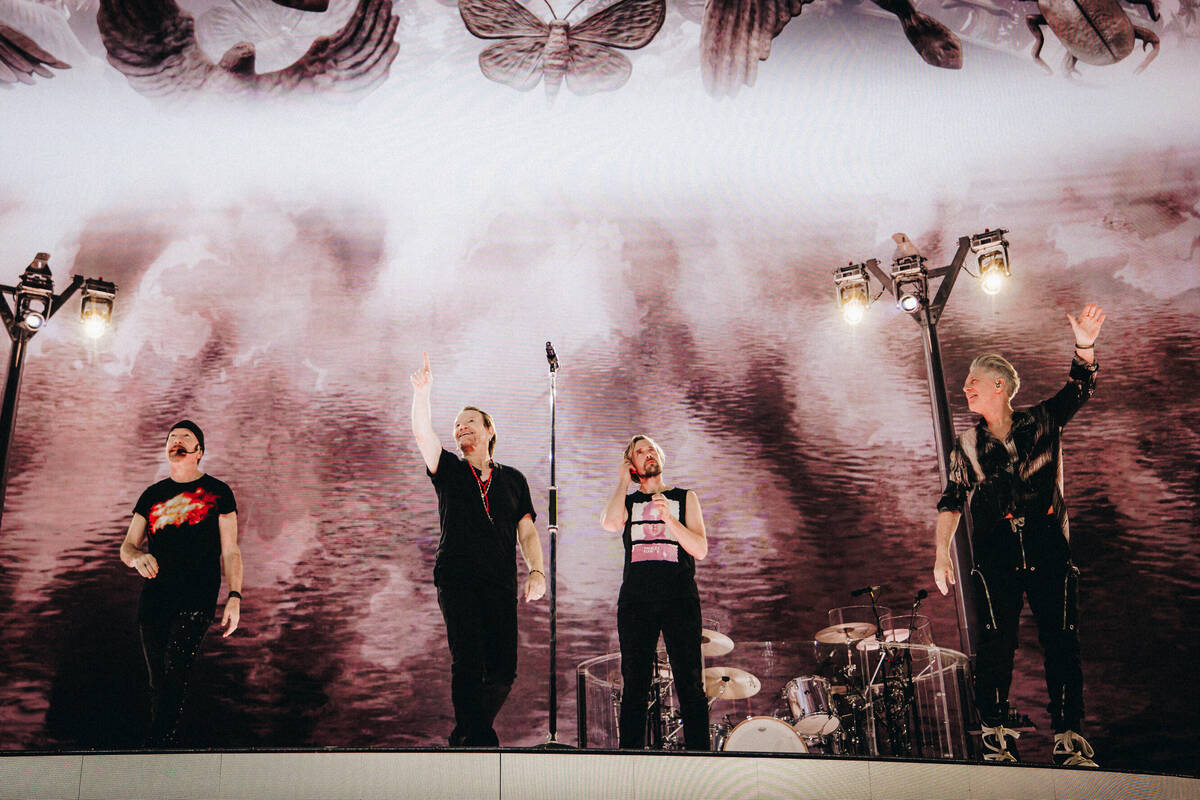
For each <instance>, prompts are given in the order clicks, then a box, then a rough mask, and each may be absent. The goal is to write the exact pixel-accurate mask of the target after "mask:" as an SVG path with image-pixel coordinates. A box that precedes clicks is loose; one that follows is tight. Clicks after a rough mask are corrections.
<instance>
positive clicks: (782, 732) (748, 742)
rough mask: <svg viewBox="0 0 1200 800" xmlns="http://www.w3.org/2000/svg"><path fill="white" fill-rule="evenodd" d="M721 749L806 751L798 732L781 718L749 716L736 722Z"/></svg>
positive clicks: (764, 751)
mask: <svg viewBox="0 0 1200 800" xmlns="http://www.w3.org/2000/svg"><path fill="white" fill-rule="evenodd" d="M721 749H722V750H726V751H730V750H737V751H745V752H754V753H807V752H808V748H807V747H806V746H805V744H804V740H803V739H802V738H800V734H798V733H796V732H795V731H794V730H792V726H791V725H788V724H787V723H786V722H784V721H783V720H781V719H776V718H775V717H750V718H748V719H745V720H743V721H742V722H740V723H738V725H737V727H736V728H734V729H733V730H732V731H730V732H729V735H728V736H726V737H725V743H724V744H723V745H722V746H721Z"/></svg>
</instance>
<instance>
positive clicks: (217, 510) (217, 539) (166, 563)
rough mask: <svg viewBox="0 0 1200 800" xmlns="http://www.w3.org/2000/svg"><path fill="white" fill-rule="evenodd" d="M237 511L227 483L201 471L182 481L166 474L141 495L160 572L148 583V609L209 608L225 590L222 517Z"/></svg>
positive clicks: (144, 601)
mask: <svg viewBox="0 0 1200 800" xmlns="http://www.w3.org/2000/svg"><path fill="white" fill-rule="evenodd" d="M231 511H237V503H236V502H235V501H234V499H233V490H232V489H230V488H229V485H228V484H227V483H225V482H224V481H219V480H217V479H216V478H214V477H212V476H211V475H201V476H200V477H199V478H197V479H196V480H194V481H188V482H187V483H179V482H178V481H174V480H172V479H171V478H166V479H164V480H161V481H159V482H158V483H156V484H154V485H153V486H151V487H150V488H148V489H146V491H144V492H142V496H141V497H140V498H138V501H137V505H136V506H134V509H133V513H135V514H141V515H142V516H143V517H145V518H146V538H147V540H148V541H149V550H150V555H152V556H154V558H155V560H157V561H158V575H157V576H156V577H154V578H148V579H146V580H145V581H144V586H143V588H142V604H141V606H142V610H141V613H142V614H143V615H144V614H145V613H146V612H147V611H149V610H151V609H153V610H155V611H166V610H176V611H206V610H207V611H208V612H210V613H213V612H215V611H216V607H217V593H218V592H219V591H220V590H221V532H220V528H219V526H218V522H217V518H218V517H220V515H221V514H228V513H230V512H231Z"/></svg>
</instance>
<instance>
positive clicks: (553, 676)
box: [544, 342, 583, 748]
mask: <svg viewBox="0 0 1200 800" xmlns="http://www.w3.org/2000/svg"><path fill="white" fill-rule="evenodd" d="M546 360H547V361H548V362H549V364H550V487H549V494H550V498H549V508H548V514H547V516H548V518H549V519H548V521H547V525H546V530H547V532H548V533H549V535H550V575H549V579H548V581H547V583H549V587H548V588H549V594H550V735H549V736H548V737H547V738H546V743H545V745H544V747H548V748H555V747H568V746H569V745H566V744H563V743H562V742H560V741H558V486H557V485H556V484H555V480H554V433H555V424H556V420H555V411H556V406H557V404H558V387H557V379H558V356H557V355H555V353H554V347H553V346H552V345H551V344H550V342H546ZM578 702H583V699H582V698H578ZM580 733H582V731H581V732H580Z"/></svg>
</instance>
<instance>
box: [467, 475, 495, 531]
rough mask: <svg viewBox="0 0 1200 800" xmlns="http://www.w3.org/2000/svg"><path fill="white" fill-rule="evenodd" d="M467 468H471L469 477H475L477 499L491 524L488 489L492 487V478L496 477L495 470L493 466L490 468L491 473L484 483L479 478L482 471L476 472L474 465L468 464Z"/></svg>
mask: <svg viewBox="0 0 1200 800" xmlns="http://www.w3.org/2000/svg"><path fill="white" fill-rule="evenodd" d="M467 466H468V467H470V468H471V475H473V476H474V477H475V483H477V484H479V499H480V500H482V501H483V513H484V514H487V518H488V522H491V521H492V507H491V505H490V504H489V503H488V487H490V486H491V485H492V478H494V477H495V476H496V468H495V466H493V467H492V473H491V474H490V475H488V479H487V480H486V481H485V480H483V479H482V478H480V477H479V475H480V473H482V470H479V471H476V469H475V465H474V464H471V463H470V462H468V463H467Z"/></svg>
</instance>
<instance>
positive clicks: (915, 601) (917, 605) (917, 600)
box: [912, 589, 929, 614]
mask: <svg viewBox="0 0 1200 800" xmlns="http://www.w3.org/2000/svg"><path fill="white" fill-rule="evenodd" d="M926 597H929V592H927V591H925V590H924V589H922V590H920V591H919V592H917V596H916V598H914V599H913V606H912V613H913V614H916V613H917V609H918V608H920V607H921V601H922V600H924V599H925V598H926Z"/></svg>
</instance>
